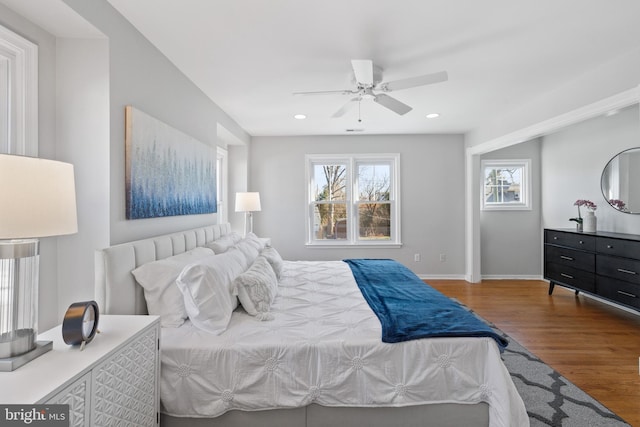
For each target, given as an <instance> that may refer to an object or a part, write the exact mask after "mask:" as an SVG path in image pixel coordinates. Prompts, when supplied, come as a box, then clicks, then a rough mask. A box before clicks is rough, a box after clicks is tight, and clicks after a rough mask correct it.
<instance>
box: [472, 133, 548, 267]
mask: <svg viewBox="0 0 640 427" xmlns="http://www.w3.org/2000/svg"><path fill="white" fill-rule="evenodd" d="M540 145H541V144H540V140H539V139H535V140H532V141H528V142H524V143H522V144H518V145H514V146H511V147H508V148H503V149H501V150H496V151H493V152H491V153H487V154H484V155H482V156H481V159H482V160H499V159H530V160H531V196H532V199H531V202H532V203H531V210H522V211H520V210H518V211H481V212H480V246H481V274H482V278H485V279H487V278H501V279H505V278H521V279H522V278H536V277H539V276H540V265H541V262H542V261H541V253H540V246H539V245H538V242H539V241H540V238H541V237H540V236H541V223H542V220H541V212H542V207H541V200H542V196H541V190H542V189H541V184H540V170H541V165H540Z"/></svg>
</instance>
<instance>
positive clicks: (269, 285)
mask: <svg viewBox="0 0 640 427" xmlns="http://www.w3.org/2000/svg"><path fill="white" fill-rule="evenodd" d="M233 285H234V287H235V290H236V292H237V294H238V298H239V299H240V304H242V307H244V309H245V310H246V311H247V313H249V314H250V315H252V316H256V318H258V319H259V320H272V319H273V315H272V314H270V313H269V309H270V308H271V304H272V303H273V300H274V299H275V297H276V294H277V293H278V279H276V274H275V273H274V272H273V268H271V264H269V261H267V259H266V258H265V257H262V256H259V257H258V258H256V260H255V262H254V263H253V264H252V265H251V267H250V268H249V269H248V270H247V271H245V272H244V273H242V274H241V275H240V276H238V277H237V278H236V279H235V280H234V281H233Z"/></svg>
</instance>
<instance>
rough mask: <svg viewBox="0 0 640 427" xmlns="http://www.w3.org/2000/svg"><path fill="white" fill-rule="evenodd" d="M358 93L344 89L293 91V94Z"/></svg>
mask: <svg viewBox="0 0 640 427" xmlns="http://www.w3.org/2000/svg"><path fill="white" fill-rule="evenodd" d="M354 93H358V92H357V91H353V90H349V89H343V90H319V91H314V92H293V95H352V94H354Z"/></svg>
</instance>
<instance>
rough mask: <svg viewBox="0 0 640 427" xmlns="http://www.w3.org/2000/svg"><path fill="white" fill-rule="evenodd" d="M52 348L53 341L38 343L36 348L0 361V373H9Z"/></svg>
mask: <svg viewBox="0 0 640 427" xmlns="http://www.w3.org/2000/svg"><path fill="white" fill-rule="evenodd" d="M52 348H53V341H38V342H36V347H35V348H34V349H33V350H31V351H29V352H27V353H24V354H21V355H19V356H14V357H7V358H2V359H0V372H11V371H15V370H16V369H18V368H19V367H20V366H22V365H25V364H27V363H29V362H31V361H32V360H33V359H35V358H37V357H40V356H42V355H43V354H45V353H46V352H48V351H50V350H51V349H52Z"/></svg>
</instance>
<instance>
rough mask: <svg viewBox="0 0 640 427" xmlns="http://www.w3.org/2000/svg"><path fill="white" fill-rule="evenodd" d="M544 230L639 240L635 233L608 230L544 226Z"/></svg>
mask: <svg viewBox="0 0 640 427" xmlns="http://www.w3.org/2000/svg"><path fill="white" fill-rule="evenodd" d="M545 230H550V231H562V232H565V233H573V234H584V235H585V236H596V237H609V238H612V239H624V240H635V241H638V242H640V235H637V234H626V233H613V232H610V231H596V232H594V233H585V232H583V231H576V229H575V228H545Z"/></svg>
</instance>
